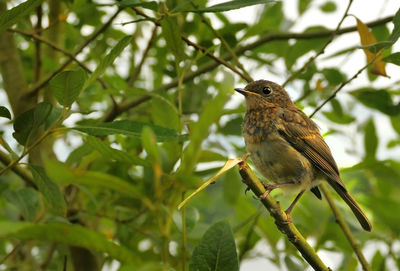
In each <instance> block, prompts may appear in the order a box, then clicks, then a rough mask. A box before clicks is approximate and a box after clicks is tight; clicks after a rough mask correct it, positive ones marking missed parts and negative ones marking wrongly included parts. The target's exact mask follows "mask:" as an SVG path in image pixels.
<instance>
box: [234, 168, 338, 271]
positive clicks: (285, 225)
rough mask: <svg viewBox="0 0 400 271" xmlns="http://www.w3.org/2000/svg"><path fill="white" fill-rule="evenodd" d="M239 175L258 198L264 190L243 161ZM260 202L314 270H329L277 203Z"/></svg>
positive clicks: (267, 197)
mask: <svg viewBox="0 0 400 271" xmlns="http://www.w3.org/2000/svg"><path fill="white" fill-rule="evenodd" d="M239 173H240V175H241V176H242V178H243V182H244V183H245V184H246V185H247V186H248V188H250V190H251V191H253V193H254V194H255V196H256V197H258V198H260V196H261V195H263V194H264V192H265V188H264V186H263V185H262V183H261V182H260V180H258V178H257V177H256V176H255V175H254V173H253V172H252V171H251V169H250V167H249V166H248V165H247V164H246V162H244V161H243V162H241V163H240V164H239ZM261 202H262V204H263V205H264V206H265V207H266V208H267V209H268V211H269V212H270V214H271V216H272V217H273V218H274V219H275V224H276V226H277V228H278V229H279V230H280V231H281V232H282V233H283V234H285V235H286V236H287V238H288V240H289V241H290V242H291V243H292V244H293V245H294V246H295V247H296V248H297V250H298V251H299V252H300V253H301V255H302V256H303V258H304V259H305V260H306V261H307V262H308V263H309V264H310V265H311V266H312V268H314V270H331V269H330V268H329V267H327V266H326V265H325V264H324V262H322V260H321V259H320V258H319V256H318V254H317V253H316V252H315V250H314V249H313V248H312V247H311V246H310V245H309V244H308V243H307V241H306V239H305V238H304V237H303V235H302V234H301V233H300V232H299V231H298V230H297V228H296V226H295V225H294V224H293V223H291V222H289V221H288V218H287V215H286V213H285V212H284V211H283V210H282V209H281V208H280V206H279V203H278V202H276V201H275V200H274V199H273V198H272V197H270V196H269V195H267V196H266V197H265V198H263V199H261Z"/></svg>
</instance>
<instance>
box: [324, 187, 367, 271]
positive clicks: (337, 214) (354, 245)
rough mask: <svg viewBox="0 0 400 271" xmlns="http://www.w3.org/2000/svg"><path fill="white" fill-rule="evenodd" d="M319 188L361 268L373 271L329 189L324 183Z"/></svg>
mask: <svg viewBox="0 0 400 271" xmlns="http://www.w3.org/2000/svg"><path fill="white" fill-rule="evenodd" d="M319 188H321V190H322V193H323V194H324V196H325V198H326V201H327V202H328V204H329V206H330V207H331V210H332V212H333V215H334V216H335V219H336V223H338V224H339V226H340V228H342V231H343V233H344V235H345V236H346V238H347V240H348V241H349V243H350V245H351V247H352V248H353V250H354V252H355V253H356V255H357V258H358V260H359V261H360V263H361V266H362V268H363V270H364V271H372V269H371V267H370V266H369V264H368V262H367V260H366V259H365V256H364V254H363V253H362V251H361V248H360V245H359V244H358V242H357V240H356V239H355V238H354V236H353V234H352V233H351V231H350V228H349V226H348V225H347V224H346V222H345V221H344V219H343V217H342V215H341V214H340V212H339V210H338V209H337V207H336V205H335V203H334V202H333V199H332V196H331V195H330V193H329V191H328V189H327V188H326V186H325V184H324V183H321V184H320V185H319Z"/></svg>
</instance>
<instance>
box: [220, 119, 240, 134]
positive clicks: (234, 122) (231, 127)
mask: <svg viewBox="0 0 400 271" xmlns="http://www.w3.org/2000/svg"><path fill="white" fill-rule="evenodd" d="M242 122H243V117H242V116H239V117H237V118H234V119H231V120H229V121H228V122H227V123H226V124H225V125H224V126H223V127H221V128H220V129H219V131H220V132H221V133H223V134H225V135H237V136H241V135H242Z"/></svg>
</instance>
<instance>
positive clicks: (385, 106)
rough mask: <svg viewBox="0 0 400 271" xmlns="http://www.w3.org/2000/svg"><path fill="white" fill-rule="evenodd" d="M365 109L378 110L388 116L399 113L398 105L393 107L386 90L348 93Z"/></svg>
mask: <svg viewBox="0 0 400 271" xmlns="http://www.w3.org/2000/svg"><path fill="white" fill-rule="evenodd" d="M350 94H351V95H353V96H354V97H355V98H356V99H357V100H359V101H360V102H361V103H362V104H364V105H365V106H367V107H370V108H373V109H376V110H379V111H380V112H382V113H384V114H387V115H389V116H395V115H397V114H399V113H400V104H397V105H394V104H393V100H392V97H391V95H390V94H389V92H388V91H387V90H386V89H373V88H362V89H358V90H355V91H352V92H350Z"/></svg>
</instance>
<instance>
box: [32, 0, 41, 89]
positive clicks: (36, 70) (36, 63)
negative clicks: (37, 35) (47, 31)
mask: <svg viewBox="0 0 400 271" xmlns="http://www.w3.org/2000/svg"><path fill="white" fill-rule="evenodd" d="M42 15H43V12H42V5H39V6H38V7H37V8H36V17H37V23H36V25H35V31H40V30H41V29H42ZM40 45H41V43H40V42H39V41H37V40H36V41H35V58H34V77H33V78H34V81H35V82H38V81H39V79H40V74H41V68H42V54H41V46H40Z"/></svg>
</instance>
